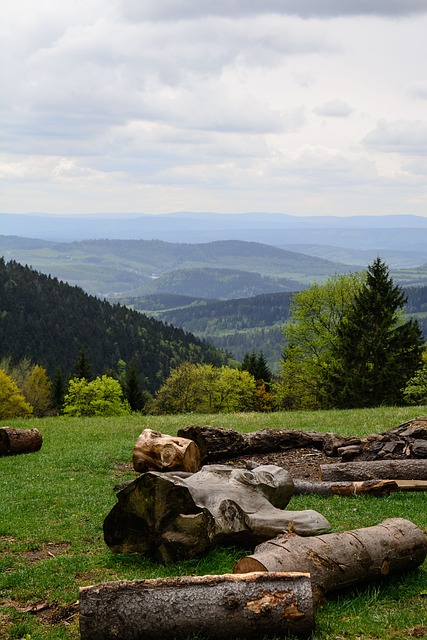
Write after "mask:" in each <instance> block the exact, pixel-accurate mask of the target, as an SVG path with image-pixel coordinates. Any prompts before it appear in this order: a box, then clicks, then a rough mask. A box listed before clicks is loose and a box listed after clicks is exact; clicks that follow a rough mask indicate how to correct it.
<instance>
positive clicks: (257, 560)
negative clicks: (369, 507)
mask: <svg viewBox="0 0 427 640" xmlns="http://www.w3.org/2000/svg"><path fill="white" fill-rule="evenodd" d="M426 554H427V539H426V536H425V534H424V533H423V532H422V531H421V529H419V528H418V527H417V526H416V525H415V524H413V523H412V522H410V521H409V520H404V519H402V518H391V519H389V520H384V522H382V523H381V524H379V525H376V526H373V527H366V528H364V529H355V530H353V531H345V532H343V533H330V534H326V535H321V536H314V537H310V538H301V537H300V536H297V535H292V534H288V535H283V536H278V537H277V538H275V539H274V540H270V541H268V542H265V543H263V544H261V545H259V546H258V547H256V549H255V552H254V554H253V555H251V556H247V557H246V558H241V559H240V560H239V561H238V562H237V564H236V565H235V567H234V572H235V573H247V572H250V571H273V572H276V571H295V570H297V568H298V570H299V571H303V572H305V573H310V575H311V581H312V587H313V597H314V600H315V602H319V601H321V600H322V599H323V598H324V596H325V594H327V593H329V592H332V591H336V590H339V589H342V588H344V587H349V586H354V585H358V584H360V583H363V582H365V581H367V580H372V579H373V578H381V577H383V576H386V575H389V574H390V575H391V574H396V573H401V572H403V571H407V570H409V569H414V568H416V567H418V566H419V565H421V564H422V563H423V562H424V560H425V557H426Z"/></svg>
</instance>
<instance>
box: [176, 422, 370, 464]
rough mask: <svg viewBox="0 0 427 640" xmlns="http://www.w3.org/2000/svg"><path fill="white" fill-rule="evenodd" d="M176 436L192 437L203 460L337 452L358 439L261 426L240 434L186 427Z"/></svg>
mask: <svg viewBox="0 0 427 640" xmlns="http://www.w3.org/2000/svg"><path fill="white" fill-rule="evenodd" d="M178 436H180V437H182V438H189V439H190V440H194V442H195V443H196V444H197V446H198V447H199V450H200V454H201V457H202V462H212V461H215V460H223V459H225V458H234V457H236V456H240V455H250V454H254V453H270V452H272V451H286V450H288V449H302V448H307V447H308V448H314V449H320V450H324V451H325V453H327V454H328V455H336V452H337V450H338V448H339V447H342V446H344V445H352V444H358V443H360V442H361V441H360V439H359V438H347V437H346V436H338V435H336V434H333V433H318V432H317V431H295V430H292V429H290V430H282V429H263V430H261V431H253V432H252V433H239V432H237V431H234V430H233V429H217V428H214V427H209V426H204V427H203V426H202V427H198V426H190V427H185V428H184V429H180V430H179V431H178Z"/></svg>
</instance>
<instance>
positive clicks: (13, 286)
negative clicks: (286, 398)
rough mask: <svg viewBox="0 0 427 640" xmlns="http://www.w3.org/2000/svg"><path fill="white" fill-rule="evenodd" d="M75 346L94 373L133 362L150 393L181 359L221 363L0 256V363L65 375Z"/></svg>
mask: <svg viewBox="0 0 427 640" xmlns="http://www.w3.org/2000/svg"><path fill="white" fill-rule="evenodd" d="M82 349H84V351H85V353H86V355H87V357H88V360H89V361H90V363H91V365H92V369H93V374H94V375H100V374H103V373H104V372H105V371H106V370H109V369H113V370H115V369H116V366H117V362H118V361H119V360H124V361H125V362H129V361H130V360H131V359H132V357H135V358H136V360H137V363H138V367H139V370H140V373H141V374H142V376H143V378H144V383H145V388H146V389H147V390H148V391H150V392H152V391H155V390H156V389H157V388H158V387H159V386H160V384H161V383H162V382H163V381H164V379H165V378H166V377H167V376H168V375H169V372H170V370H171V369H172V368H174V367H176V366H177V365H178V364H180V363H181V362H183V361H185V360H188V359H191V360H193V361H194V362H205V363H213V364H222V363H224V362H225V356H224V354H221V353H220V352H219V351H217V350H216V349H215V348H214V347H213V346H212V345H209V344H207V343H205V342H204V341H202V340H200V339H198V338H195V337H194V336H193V335H191V334H190V333H187V332H186V331H185V330H183V329H181V328H174V327H173V326H171V325H166V324H164V323H163V322H161V321H159V320H156V319H154V318H148V317H147V316H145V315H143V314H141V313H138V312H137V311H133V310H130V309H128V308H126V307H124V306H120V305H111V304H110V303H108V302H106V301H102V300H99V299H97V298H95V297H93V296H90V295H88V294H87V293H85V292H84V291H83V290H82V289H80V288H79V287H72V286H70V285H68V284H65V283H63V282H60V281H58V280H57V279H56V278H52V277H51V276H46V275H43V274H40V273H38V272H36V271H34V270H33V269H30V268H28V267H24V266H22V265H20V264H18V263H17V262H15V261H10V262H5V261H4V259H0V358H7V357H10V358H11V359H12V361H13V362H15V363H17V362H19V361H20V360H21V359H23V358H29V359H30V360H31V361H33V362H34V363H37V364H40V365H41V366H43V367H45V368H46V369H47V371H48V372H49V374H51V375H52V374H53V373H54V372H55V371H56V369H57V368H59V369H60V370H62V372H63V373H64V374H68V373H70V372H72V369H73V366H74V364H75V362H76V360H77V358H78V356H79V353H80V351H81V350H82Z"/></svg>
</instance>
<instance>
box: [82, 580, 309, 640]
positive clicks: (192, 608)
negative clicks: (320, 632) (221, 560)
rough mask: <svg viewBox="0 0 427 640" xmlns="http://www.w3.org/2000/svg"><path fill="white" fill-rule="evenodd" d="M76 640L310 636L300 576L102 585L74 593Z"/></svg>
mask: <svg viewBox="0 0 427 640" xmlns="http://www.w3.org/2000/svg"><path fill="white" fill-rule="evenodd" d="M79 602H80V637H81V640H117V639H118V638H121V639H126V640H164V638H175V639H176V640H178V639H181V638H182V639H183V638H188V637H190V636H192V635H195V634H197V636H198V637H200V638H210V639H211V640H227V639H229V640H231V639H237V638H245V639H246V640H258V639H259V638H262V637H264V636H266V635H269V636H273V635H275V636H277V637H280V638H283V637H285V636H287V635H289V634H292V635H293V636H295V637H298V638H307V637H308V636H310V635H311V634H312V632H313V630H314V613H313V598H312V592H311V584H310V577H309V576H308V575H306V574H304V573H300V572H298V573H290V574H288V573H279V574H276V573H271V574H270V573H268V574H267V573H264V574H263V573H258V574H252V573H249V574H247V575H228V574H225V575H221V576H187V577H181V578H158V579H154V580H134V581H119V582H111V583H104V584H100V585H95V586H91V587H83V588H81V589H80V594H79Z"/></svg>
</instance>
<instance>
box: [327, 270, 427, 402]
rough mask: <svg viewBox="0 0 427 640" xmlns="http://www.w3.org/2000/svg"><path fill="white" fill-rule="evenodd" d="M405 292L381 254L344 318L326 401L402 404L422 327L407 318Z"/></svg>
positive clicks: (329, 372)
mask: <svg viewBox="0 0 427 640" xmlns="http://www.w3.org/2000/svg"><path fill="white" fill-rule="evenodd" d="M405 303H406V296H405V293H404V292H403V290H402V288H401V287H399V286H398V285H395V284H394V283H393V279H392V278H391V277H390V275H389V271H388V267H387V265H386V264H385V263H384V262H382V260H381V259H380V258H377V259H376V260H375V261H374V262H373V263H372V264H371V265H370V266H369V267H368V270H367V274H366V279H365V281H364V283H363V285H362V286H361V288H360V289H359V290H358V291H357V292H356V295H355V297H354V300H353V303H352V305H351V307H350V308H349V309H348V310H347V312H346V313H345V314H344V315H343V317H342V318H341V320H340V322H339V324H338V326H337V332H336V340H335V341H334V342H333V343H332V346H331V354H330V359H329V363H328V368H327V369H326V376H327V385H326V389H327V404H328V405H329V406H331V407H338V408H352V407H374V406H379V405H382V404H394V403H396V404H397V403H399V402H401V401H402V399H403V388H404V387H405V385H406V383H407V381H408V380H409V379H410V378H411V377H412V376H413V375H414V373H415V372H416V371H417V369H418V368H419V367H420V365H421V355H422V344H423V339H422V332H421V330H420V327H419V325H418V322H417V321H416V320H413V319H411V320H409V321H407V322H403V317H402V309H403V307H404V305H405Z"/></svg>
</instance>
